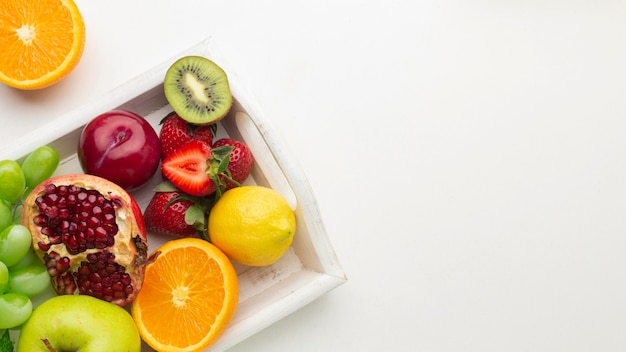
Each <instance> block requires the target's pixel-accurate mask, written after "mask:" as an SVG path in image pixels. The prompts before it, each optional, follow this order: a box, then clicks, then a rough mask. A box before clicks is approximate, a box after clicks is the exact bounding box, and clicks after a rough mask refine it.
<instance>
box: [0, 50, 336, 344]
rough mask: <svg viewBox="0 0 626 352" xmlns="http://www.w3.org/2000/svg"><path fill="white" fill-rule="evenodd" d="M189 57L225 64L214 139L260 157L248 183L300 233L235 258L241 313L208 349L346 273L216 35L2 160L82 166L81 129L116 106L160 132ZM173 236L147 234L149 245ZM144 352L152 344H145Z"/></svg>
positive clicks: (304, 185) (141, 195)
mask: <svg viewBox="0 0 626 352" xmlns="http://www.w3.org/2000/svg"><path fill="white" fill-rule="evenodd" d="M184 55H201V56H205V57H207V58H210V59H212V60H213V61H215V62H216V63H217V64H218V65H220V66H221V67H222V68H224V70H225V71H226V73H227V74H228V76H229V82H230V86H231V90H232V93H233V96H234V98H235V102H234V105H233V108H232V110H231V112H230V113H229V115H228V116H227V117H226V118H224V119H223V120H222V121H221V122H219V123H218V136H217V138H220V137H223V136H231V137H233V138H236V139H240V140H243V141H244V142H245V143H247V144H248V146H249V147H250V149H251V150H252V153H253V156H254V159H255V163H254V165H253V170H252V174H251V177H250V179H249V180H248V181H246V184H260V185H264V186H268V187H271V188H273V189H275V190H277V191H279V192H280V193H282V194H283V195H284V196H285V197H286V198H287V199H288V200H289V202H290V204H291V205H292V207H293V209H294V211H295V213H296V221H297V232H296V235H295V237H294V241H293V245H292V247H291V248H290V250H289V251H288V252H287V253H286V254H285V256H284V257H283V258H281V259H280V260H279V261H278V262H277V263H275V264H273V265H271V266H267V267H246V266H242V265H238V264H235V267H236V269H237V272H238V275H239V285H240V298H239V307H238V311H237V313H236V315H235V318H234V319H233V321H232V323H231V325H230V327H229V328H228V330H227V331H226V332H225V334H224V335H223V336H222V337H221V338H220V339H219V340H218V341H217V342H216V343H215V344H214V345H213V346H212V347H211V348H210V349H209V350H208V351H222V350H225V349H228V348H230V347H232V346H234V345H235V344H237V343H239V342H241V341H242V340H244V339H246V338H247V337H249V336H251V335H253V334H254V333H256V332H258V331H260V330H262V329H263V328H265V327H267V326H269V325H271V324H272V323H274V322H276V321H277V320H279V319H281V318H283V317H285V316H286V315H288V314H290V313H292V312H294V311H295V310H297V309H299V308H301V307H303V306H304V305H306V304H308V303H309V302H311V301H313V300H314V299H316V298H317V297H319V296H321V295H323V294H324V293H326V292H328V291H329V290H331V289H333V288H335V287H337V286H339V285H341V284H342V283H344V282H345V281H346V276H345V274H344V272H343V270H342V268H341V265H340V264H339V261H338V260H337V258H336V256H335V253H334V250H333V248H332V246H331V244H330V242H329V240H328V237H327V234H326V231H325V229H324V225H323V222H322V219H321V218H320V214H319V211H318V208H317V204H316V201H315V197H314V195H313V193H312V191H311V189H310V187H309V184H308V181H307V179H306V176H305V175H304V174H303V172H302V171H301V169H300V168H299V166H298V163H297V162H296V161H294V160H293V158H291V157H290V156H289V153H288V150H287V149H286V148H285V146H284V145H283V144H282V142H281V141H280V140H279V138H278V137H277V135H276V134H275V133H274V132H273V131H272V128H271V126H270V122H269V121H268V120H266V119H265V116H264V115H263V113H262V111H261V110H260V109H259V107H258V105H257V104H256V103H255V102H254V101H253V99H252V97H251V96H250V95H249V94H247V93H246V92H245V91H244V89H243V87H242V86H241V84H240V82H238V80H237V76H236V73H235V72H234V71H233V69H232V68H231V67H229V66H228V62H227V60H225V59H224V58H223V57H222V56H221V55H220V53H219V51H218V50H217V49H216V47H215V44H214V43H213V41H212V40H211V39H206V40H205V41H203V42H202V43H199V44H198V45H196V46H194V47H192V48H190V49H188V50H186V51H185V52H182V53H178V54H176V55H173V56H172V57H171V59H170V60H167V61H166V62H163V63H162V64H161V65H159V66H157V67H155V68H153V69H151V70H149V71H148V72H146V73H144V74H142V75H141V76H139V77H136V78H134V79H132V80H130V81H128V82H127V83H125V84H123V85H121V86H120V87H118V88H116V89H114V90H112V91H111V92H110V93H108V94H107V95H105V96H103V97H101V98H100V99H98V101H96V102H93V103H91V104H88V105H85V106H81V107H79V108H77V109H76V110H75V111H73V112H71V113H69V114H67V115H65V116H61V117H59V118H57V119H54V120H52V121H51V122H50V123H48V124H46V125H43V126H41V127H40V128H39V129H37V130H35V131H33V132H32V133H31V134H30V135H29V136H24V137H25V138H19V139H20V143H14V144H13V147H12V148H13V149H7V150H3V151H2V156H0V159H20V158H22V157H23V156H25V155H26V154H28V153H29V152H30V151H32V150H34V149H35V148H37V147H38V146H40V145H44V144H49V145H52V146H53V147H55V148H56V149H57V150H58V151H59V153H60V155H61V164H60V166H59V169H58V170H57V172H56V174H65V173H73V172H82V170H81V168H80V164H79V162H78V159H77V156H76V148H77V144H78V137H79V135H80V132H81V130H82V128H83V126H84V125H85V124H87V123H88V122H89V121H90V120H91V119H92V118H94V117H96V116H97V115H99V114H101V113H103V112H106V111H109V110H112V109H126V110H130V111H133V112H135V113H138V114H140V115H141V116H143V117H145V118H146V119H147V120H148V121H149V122H150V123H151V124H152V126H153V127H154V128H155V130H157V132H158V131H159V130H160V126H159V121H160V120H161V119H162V118H163V117H164V116H165V115H166V114H167V113H168V112H170V111H172V109H171V107H170V106H169V105H168V103H167V101H166V99H165V96H164V94H163V85H162V83H163V77H164V76H165V72H166V70H167V68H168V67H169V66H170V65H171V64H172V63H173V62H174V61H175V60H176V59H178V58H180V57H181V56H184ZM159 182H160V174H159V173H158V172H157V174H156V175H155V176H154V177H153V179H152V180H151V181H150V182H149V183H148V184H147V185H146V186H144V187H142V188H141V189H140V190H137V191H135V192H133V195H134V197H135V198H136V200H137V202H138V203H139V205H140V206H141V207H142V209H145V207H146V205H147V204H148V202H149V201H150V198H151V197H152V194H153V191H152V188H153V186H154V185H156V184H158V183H159ZM168 239H169V238H165V237H159V236H157V235H155V234H151V233H149V234H148V242H149V245H150V251H152V250H154V249H156V248H157V247H158V246H159V245H160V244H161V243H163V242H164V241H166V240H168ZM50 294H52V293H50ZM43 298H45V297H39V299H43ZM35 304H37V301H35ZM303 324H306V322H303ZM143 351H151V349H150V348H149V347H148V346H147V345H145V346H144V347H143Z"/></svg>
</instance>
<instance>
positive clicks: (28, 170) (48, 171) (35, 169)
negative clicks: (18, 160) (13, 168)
mask: <svg viewBox="0 0 626 352" xmlns="http://www.w3.org/2000/svg"><path fill="white" fill-rule="evenodd" d="M57 166H59V153H58V152H57V151H56V150H55V149H54V148H51V147H49V146H47V145H45V146H42V147H39V148H37V149H35V150H34V151H33V152H31V153H30V154H28V156H26V158H25V159H24V161H23V162H22V172H23V173H24V179H25V181H26V187H28V190H32V189H33V188H35V186H37V185H38V184H39V183H41V182H42V181H45V180H46V179H48V178H49V177H50V176H52V174H53V173H54V171H56V169H57ZM26 193H28V192H26Z"/></svg>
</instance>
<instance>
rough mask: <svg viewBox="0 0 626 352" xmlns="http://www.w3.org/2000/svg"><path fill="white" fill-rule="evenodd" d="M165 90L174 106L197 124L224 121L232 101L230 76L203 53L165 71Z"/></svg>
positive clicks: (180, 113) (183, 59) (182, 115)
mask: <svg viewBox="0 0 626 352" xmlns="http://www.w3.org/2000/svg"><path fill="white" fill-rule="evenodd" d="M163 90H164V92H165V98H166V99H167V101H168V102H169V103H170V105H171V107H172V109H174V111H175V112H176V113H177V114H178V115H179V116H180V117H181V118H182V119H183V120H186V121H187V122H189V123H192V124H195V125H209V124H212V123H215V122H217V121H219V120H221V119H222V118H224V116H226V114H228V111H230V108H231V106H232V104H233V97H232V93H231V91H230V85H229V83H228V76H227V75H226V73H225V72H224V70H223V69H222V68H221V67H220V66H218V65H217V64H216V63H215V62H213V61H211V60H209V59H207V58H205V57H202V56H193V55H192V56H184V57H181V58H180V59H178V60H176V62H174V63H173V64H172V65H171V66H170V67H169V69H168V70H167V72H166V73H165V79H164V81H163Z"/></svg>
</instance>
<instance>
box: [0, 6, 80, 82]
mask: <svg viewBox="0 0 626 352" xmlns="http://www.w3.org/2000/svg"><path fill="white" fill-rule="evenodd" d="M84 45H85V24H84V22H83V18H82V15H81V13H80V11H79V10H78V7H77V6H76V4H75V3H74V2H73V1H72V0H39V1H36V2H33V1H31V0H3V1H2V2H1V3H0V50H1V51H2V53H3V55H1V56H0V82H3V83H5V84H7V85H9V86H11V87H15V88H19V89H26V90H31V89H40V88H45V87H48V86H50V85H52V84H54V83H57V82H59V81H60V80H61V79H63V78H65V77H66V76H67V75H68V74H69V73H70V72H71V71H72V70H73V69H74V68H75V67H76V65H77V64H78V62H79V61H80V58H81V56H82V53H83V49H84Z"/></svg>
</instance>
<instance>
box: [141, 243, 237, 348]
mask: <svg viewBox="0 0 626 352" xmlns="http://www.w3.org/2000/svg"><path fill="white" fill-rule="evenodd" d="M155 252H160V254H159V255H158V256H157V257H156V259H155V260H154V261H153V262H151V263H150V264H148V265H147V266H146V269H145V276H144V281H143V286H142V288H141V291H139V295H138V296H137V298H136V299H135V300H134V301H133V303H132V305H131V313H132V316H133V319H135V323H136V324H137V327H138V329H139V333H140V334H141V337H142V339H143V340H144V341H145V342H146V343H147V344H148V345H150V346H151V347H152V348H154V349H155V350H157V351H162V352H169V351H201V350H203V349H205V348H206V347H208V346H210V345H211V344H213V343H214V342H215V341H216V340H217V339H218V338H219V337H220V336H221V335H222V334H223V333H224V331H225V330H226V328H227V327H228V324H229V323H230V321H231V320H232V318H233V316H234V315H235V311H236V310H237V304H238V300H239V285H238V281H237V280H238V279H237V273H236V272H235V269H234V268H233V265H232V264H231V262H230V261H229V260H228V258H227V257H226V255H225V254H224V253H222V251H220V250H219V249H218V248H217V247H215V246H214V245H212V244H211V243H209V242H207V241H205V240H202V239H199V238H182V239H176V240H170V241H168V242H166V243H165V244H163V245H162V246H161V247H159V248H158V249H156V250H155Z"/></svg>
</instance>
